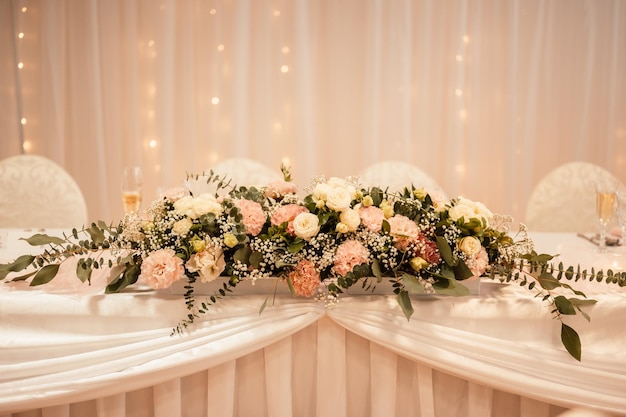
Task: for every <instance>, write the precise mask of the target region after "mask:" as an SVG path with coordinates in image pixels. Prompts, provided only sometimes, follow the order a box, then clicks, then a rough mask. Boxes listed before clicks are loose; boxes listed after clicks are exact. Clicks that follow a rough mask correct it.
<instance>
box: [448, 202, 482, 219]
mask: <svg viewBox="0 0 626 417" xmlns="http://www.w3.org/2000/svg"><path fill="white" fill-rule="evenodd" d="M448 215H449V216H450V218H451V219H452V220H454V221H457V220H459V219H460V218H461V217H463V220H465V221H466V222H468V221H469V220H470V219H471V218H473V217H476V215H475V214H474V209H473V208H472V207H470V206H468V205H465V204H457V205H455V206H452V207H450V210H448Z"/></svg>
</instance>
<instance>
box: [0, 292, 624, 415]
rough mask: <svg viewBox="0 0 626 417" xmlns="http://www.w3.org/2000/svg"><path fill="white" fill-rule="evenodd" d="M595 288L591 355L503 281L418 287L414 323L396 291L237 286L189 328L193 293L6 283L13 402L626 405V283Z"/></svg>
mask: <svg viewBox="0 0 626 417" xmlns="http://www.w3.org/2000/svg"><path fill="white" fill-rule="evenodd" d="M590 288H594V286H590ZM587 293H588V294H589V295H590V296H592V297H594V298H595V299H597V300H598V303H597V304H596V305H595V306H593V307H592V308H590V309H589V312H590V314H591V316H592V322H591V323H588V322H586V321H585V320H583V319H582V318H580V319H579V320H575V322H571V321H568V323H569V324H570V325H572V326H573V327H575V328H576V329H577V331H578V332H579V334H580V335H581V340H582V345H583V359H582V361H581V362H577V361H576V360H574V359H573V358H571V357H570V356H569V355H568V354H567V353H566V352H565V350H564V349H563V347H562V346H561V344H560V340H559V336H558V326H557V323H555V321H554V320H551V318H550V314H549V311H548V308H547V307H546V306H544V305H542V303H541V302H540V301H539V300H537V299H535V298H534V297H533V294H532V293H529V292H528V290H526V289H522V288H520V287H519V286H517V285H501V284H499V283H495V282H483V287H482V289H481V295H480V296H477V297H460V298H454V297H449V298H441V297H436V298H437V299H436V300H435V298H433V297H416V298H415V299H414V301H413V306H414V309H415V313H414V315H413V317H412V318H411V320H410V321H407V320H406V318H405V317H404V315H403V314H402V312H401V310H400V308H399V307H398V305H397V303H396V301H395V298H394V297H393V296H359V297H349V296H348V297H343V298H342V299H341V300H340V302H339V303H338V304H337V305H336V306H335V307H334V308H332V309H325V308H324V305H323V304H322V303H319V302H315V301H310V300H303V299H297V298H292V297H290V296H285V295H280V294H279V295H277V298H276V300H275V303H273V304H271V305H270V306H268V307H267V308H266V309H265V310H264V311H263V313H262V314H259V307H260V306H261V304H262V303H263V300H264V299H265V297H266V296H265V295H245V296H244V295H242V296H237V295H233V296H230V297H227V298H226V299H224V300H221V301H220V302H218V303H217V304H216V305H215V306H213V307H212V308H211V310H210V312H209V313H208V315H207V316H206V317H205V319H206V320H203V321H202V322H201V323H199V324H198V326H197V327H196V328H194V329H193V330H192V331H190V332H189V333H188V334H186V335H184V336H171V335H170V332H171V329H172V327H173V326H174V325H175V324H176V323H177V321H178V320H179V319H180V318H182V317H183V316H184V314H185V306H184V303H183V300H182V299H181V297H180V296H179V295H175V294H169V293H167V292H161V293H155V292H153V291H137V292H134V293H133V292H128V293H121V294H114V295H107V296H104V295H98V294H96V295H77V294H74V293H73V294H63V293H56V294H55V293H46V292H43V291H42V290H40V289H20V288H19V285H18V287H17V288H12V287H3V288H2V290H1V291H0V317H1V320H0V348H1V349H0V352H1V353H2V356H1V362H0V415H3V414H8V413H15V415H16V416H17V417H21V415H22V414H20V412H22V411H24V410H32V409H40V408H42V409H44V410H46V412H47V413H48V414H46V415H50V416H54V417H60V416H79V415H94V416H95V415H97V416H98V417H101V416H109V415H116V416H127V417H136V416H137V417H138V416H142V415H155V416H160V415H163V416H184V415H215V416H272V417H273V416H315V415H317V416H364V415H369V416H413V415H414V416H423V417H427V416H429V417H444V416H451V415H454V416H468V417H479V416H481V417H483V416H490V415H491V416H494V417H495V416H502V415H507V416H509V415H511V416H518V415H519V416H528V417H530V416H532V417H536V416H546V417H547V416H551V415H555V414H556V412H557V411H559V410H562V408H563V407H565V408H569V407H578V406H584V407H591V408H597V409H601V410H605V411H610V412H612V413H618V414H625V415H626V399H625V398H624V396H623V388H624V386H626V356H625V355H624V349H623V346H624V343H626V340H625V336H624V332H623V331H622V330H621V329H622V327H623V325H622V321H623V320H622V317H623V316H624V306H625V305H626V295H625V294H624V292H623V291H619V290H617V289H616V288H613V287H608V286H606V284H605V285H600V286H596V287H595V290H594V289H591V290H589V291H587ZM192 398H193V400H192ZM68 404H71V406H68ZM133 404H135V405H133ZM81 407H83V408H81ZM85 407H86V408H87V409H88V410H91V411H85V409H84V408H85ZM146 407H148V408H146ZM149 407H153V410H150V408H149ZM95 409H97V410H99V411H97V414H96V411H94V410H95ZM77 410H78V411H77ZM80 410H82V413H83V414H81V411H80ZM193 410H197V412H193ZM142 413H148V414H142ZM24 415H26V414H24Z"/></svg>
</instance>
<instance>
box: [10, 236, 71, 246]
mask: <svg viewBox="0 0 626 417" xmlns="http://www.w3.org/2000/svg"><path fill="white" fill-rule="evenodd" d="M20 240H25V241H26V242H28V244H29V245H31V246H43V245H49V244H51V243H54V244H55V245H62V244H64V243H65V240H64V239H61V238H60V237H56V236H50V235H46V234H43V233H38V234H36V235H32V236H31V237H29V238H20Z"/></svg>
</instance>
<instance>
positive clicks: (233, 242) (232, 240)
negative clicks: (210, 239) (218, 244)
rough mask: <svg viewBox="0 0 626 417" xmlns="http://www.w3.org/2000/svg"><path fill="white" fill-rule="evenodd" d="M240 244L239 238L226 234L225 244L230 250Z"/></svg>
mask: <svg viewBox="0 0 626 417" xmlns="http://www.w3.org/2000/svg"><path fill="white" fill-rule="evenodd" d="M238 243H239V241H238V240H237V237H236V236H235V235H234V234H232V233H225V234H224V244H225V245H226V246H228V247H229V248H234V247H235V246H237V244H238Z"/></svg>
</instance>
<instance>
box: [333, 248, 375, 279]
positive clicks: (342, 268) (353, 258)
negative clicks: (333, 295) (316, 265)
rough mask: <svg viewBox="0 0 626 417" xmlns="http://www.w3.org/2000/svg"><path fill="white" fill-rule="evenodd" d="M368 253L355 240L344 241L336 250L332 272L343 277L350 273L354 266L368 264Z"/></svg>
mask: <svg viewBox="0 0 626 417" xmlns="http://www.w3.org/2000/svg"><path fill="white" fill-rule="evenodd" d="M369 255H370V253H369V251H368V250H367V248H365V246H363V245H362V244H361V243H360V242H357V241H356V240H346V241H345V242H343V243H342V244H341V245H339V247H338V248H337V253H336V254H335V265H334V267H333V269H334V271H335V272H336V273H337V274H339V275H341V276H345V275H346V274H347V273H348V272H351V271H352V269H353V268H354V267H355V266H356V265H361V264H362V263H366V262H368V259H369Z"/></svg>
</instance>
